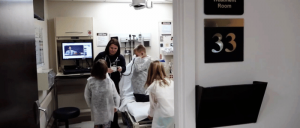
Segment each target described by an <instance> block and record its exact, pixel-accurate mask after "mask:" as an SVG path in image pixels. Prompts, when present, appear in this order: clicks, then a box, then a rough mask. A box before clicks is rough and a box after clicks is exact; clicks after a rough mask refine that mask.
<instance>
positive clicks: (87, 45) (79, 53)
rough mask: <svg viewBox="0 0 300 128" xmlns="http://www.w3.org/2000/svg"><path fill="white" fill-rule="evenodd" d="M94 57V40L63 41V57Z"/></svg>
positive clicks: (65, 58)
mask: <svg viewBox="0 0 300 128" xmlns="http://www.w3.org/2000/svg"><path fill="white" fill-rule="evenodd" d="M85 58H91V59H92V58H93V43H92V42H66V43H64V42H63V43H62V59H63V60H69V59H85Z"/></svg>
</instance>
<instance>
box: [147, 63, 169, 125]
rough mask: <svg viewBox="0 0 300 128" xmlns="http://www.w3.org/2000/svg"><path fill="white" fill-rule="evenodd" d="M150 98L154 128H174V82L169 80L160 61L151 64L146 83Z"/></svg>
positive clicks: (150, 112) (150, 111)
mask: <svg viewBox="0 0 300 128" xmlns="http://www.w3.org/2000/svg"><path fill="white" fill-rule="evenodd" d="M145 86H146V87H148V88H147V90H146V91H147V92H148V93H149V97H150V109H149V112H148V114H149V116H148V118H149V119H153V121H152V128H174V82H173V80H172V79H169V78H167V75H166V73H165V70H164V66H163V64H162V63H160V62H159V61H153V62H152V63H151V64H150V67H149V71H148V77H147V81H146V85H145Z"/></svg>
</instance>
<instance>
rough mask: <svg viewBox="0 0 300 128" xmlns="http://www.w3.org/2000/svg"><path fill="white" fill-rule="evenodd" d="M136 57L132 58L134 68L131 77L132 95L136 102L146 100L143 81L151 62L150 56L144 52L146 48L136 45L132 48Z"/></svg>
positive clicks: (144, 81)
mask: <svg viewBox="0 0 300 128" xmlns="http://www.w3.org/2000/svg"><path fill="white" fill-rule="evenodd" d="M134 54H135V55H136V58H135V60H134V64H133V66H134V68H133V69H134V70H133V74H132V78H131V84H132V88H133V95H134V97H135V99H136V102H148V101H149V96H148V95H146V92H145V91H146V88H145V83H146V80H147V74H148V68H149V65H150V63H151V57H150V56H148V55H147V54H146V48H145V47H144V46H143V45H141V44H140V45H138V46H136V47H135V48H134Z"/></svg>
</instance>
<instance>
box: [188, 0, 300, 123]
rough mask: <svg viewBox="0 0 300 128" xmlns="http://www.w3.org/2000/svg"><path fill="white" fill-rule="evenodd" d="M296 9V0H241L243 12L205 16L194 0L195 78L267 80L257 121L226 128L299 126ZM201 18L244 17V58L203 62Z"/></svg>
mask: <svg viewBox="0 0 300 128" xmlns="http://www.w3.org/2000/svg"><path fill="white" fill-rule="evenodd" d="M299 12H300V1H299V0H271V1H267V0H245V13H244V15H242V16H207V15H205V14H204V12H203V1H197V2H196V18H197V19H196V27H197V28H196V35H199V36H197V37H196V40H197V41H196V49H197V50H196V84H198V85H201V86H204V87H210V86H218V85H228V84H246V83H251V82H252V81H254V80H260V81H266V82H268V87H267V90H266V93H265V97H264V100H263V104H262V106H261V111H260V114H259V117H258V122H257V123H255V124H246V125H237V126H229V127H228V128H299V127H300V121H299V120H300V111H299V109H300V93H299V92H300V79H299V77H300V65H299V63H300V57H299V55H300V51H299V49H300V43H299V41H300V38H299V35H298V34H299V33H300V25H299V21H300V15H299ZM205 18H244V19H245V27H244V39H245V40H244V62H234V63H218V64H205V63H204V55H203V54H204V42H203V41H204V23H203V21H204V19H205ZM188 88H194V85H190V87H188ZM189 102H190V103H191V104H194V102H195V101H194V100H191V101H189ZM194 110H195V109H194ZM189 118H194V116H191V117H189Z"/></svg>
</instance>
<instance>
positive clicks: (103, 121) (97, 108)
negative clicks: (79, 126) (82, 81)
mask: <svg viewBox="0 0 300 128" xmlns="http://www.w3.org/2000/svg"><path fill="white" fill-rule="evenodd" d="M107 70H108V68H107V65H106V62H105V60H102V59H101V60H98V61H96V62H95V64H94V65H93V68H92V71H91V77H89V78H88V79H87V84H86V87H85V91H84V98H85V100H86V103H87V105H88V106H89V107H90V108H91V113H92V114H91V117H92V120H94V125H95V128H110V124H111V121H113V119H114V113H115V112H116V111H117V109H118V106H119V104H120V96H119V95H118V92H117V90H116V87H115V85H114V82H113V81H112V80H111V79H110V77H109V75H108V74H107Z"/></svg>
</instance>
